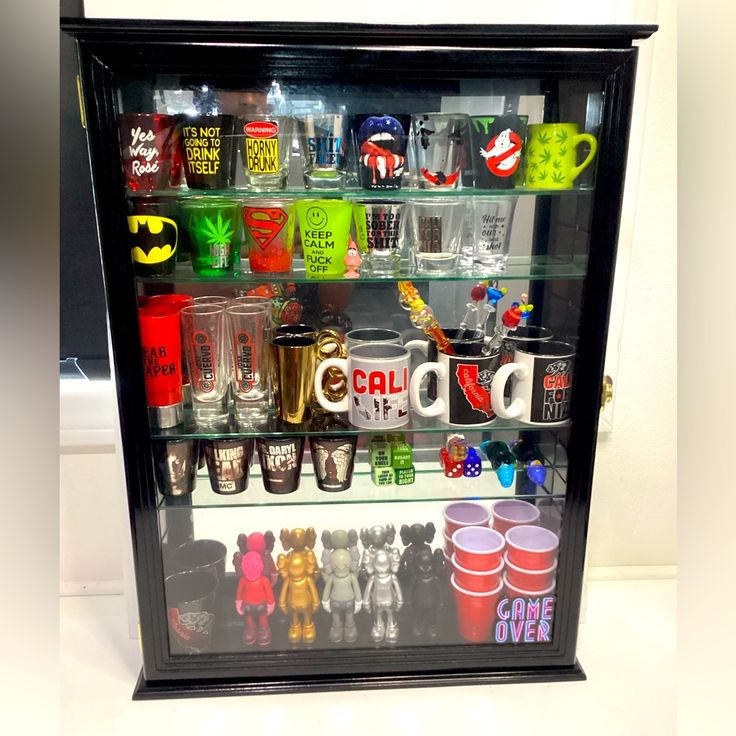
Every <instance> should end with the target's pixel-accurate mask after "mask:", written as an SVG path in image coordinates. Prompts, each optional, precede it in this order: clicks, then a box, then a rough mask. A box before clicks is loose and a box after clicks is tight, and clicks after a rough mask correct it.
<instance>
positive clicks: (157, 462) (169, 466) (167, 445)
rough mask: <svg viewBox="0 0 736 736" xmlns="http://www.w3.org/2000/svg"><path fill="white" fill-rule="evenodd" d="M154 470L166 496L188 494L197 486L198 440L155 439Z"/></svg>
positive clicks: (159, 485) (160, 488)
mask: <svg viewBox="0 0 736 736" xmlns="http://www.w3.org/2000/svg"><path fill="white" fill-rule="evenodd" d="M151 448H152V451H153V470H154V475H155V476H156V482H157V484H158V489H159V491H160V492H161V493H162V494H163V495H164V496H186V495H188V494H190V493H191V492H192V491H193V490H194V489H195V488H196V487H197V461H198V460H199V441H198V440H193V439H191V440H187V439H184V440H165V439H161V440H158V439H157V440H154V441H153V442H152V443H151Z"/></svg>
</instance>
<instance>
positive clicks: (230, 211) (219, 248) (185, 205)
mask: <svg viewBox="0 0 736 736" xmlns="http://www.w3.org/2000/svg"><path fill="white" fill-rule="evenodd" d="M179 207H180V210H181V213H182V215H181V219H182V222H183V225H184V227H185V228H186V230H187V232H188V233H189V237H190V239H191V242H192V248H193V252H192V268H193V269H194V273H197V274H200V275H201V276H226V275H228V274H230V273H232V271H233V269H234V268H235V264H236V263H237V262H238V259H239V257H240V205H239V204H238V202H237V201H236V200H234V199H225V198H221V197H191V198H190V199H185V200H182V201H181V202H180V203H179Z"/></svg>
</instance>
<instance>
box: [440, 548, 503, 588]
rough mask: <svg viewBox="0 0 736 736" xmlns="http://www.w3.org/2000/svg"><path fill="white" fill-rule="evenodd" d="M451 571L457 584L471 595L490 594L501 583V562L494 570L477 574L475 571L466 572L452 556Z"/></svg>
mask: <svg viewBox="0 0 736 736" xmlns="http://www.w3.org/2000/svg"><path fill="white" fill-rule="evenodd" d="M452 569H453V572H454V573H455V580H456V582H457V584H458V585H459V586H460V587H461V588H463V589H464V590H470V591H472V592H473V593H490V592H491V591H492V590H495V589H496V588H497V587H498V584H499V583H500V582H501V572H502V571H503V560H501V563H500V564H499V566H498V567H497V568H496V569H495V570H489V571H488V572H478V571H477V570H467V569H466V568H464V567H463V566H462V565H460V563H459V562H458V561H457V558H456V557H455V555H453V556H452Z"/></svg>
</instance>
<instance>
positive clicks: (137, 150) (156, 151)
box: [118, 112, 177, 192]
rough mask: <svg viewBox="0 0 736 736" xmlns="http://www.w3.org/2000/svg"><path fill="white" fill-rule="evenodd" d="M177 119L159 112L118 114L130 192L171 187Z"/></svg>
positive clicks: (124, 171)
mask: <svg viewBox="0 0 736 736" xmlns="http://www.w3.org/2000/svg"><path fill="white" fill-rule="evenodd" d="M176 123H177V119H176V117H175V116H173V115H163V114H159V113H153V114H146V113H127V112H126V113H121V114H120V115H118V132H119V134H120V152H121V155H122V161H123V173H124V175H125V185H126V187H127V188H128V191H130V192H151V191H154V190H156V189H170V188H171V179H172V168H173V163H174V150H175V141H176V136H175V131H176Z"/></svg>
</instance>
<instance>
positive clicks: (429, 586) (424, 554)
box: [407, 544, 445, 639]
mask: <svg viewBox="0 0 736 736" xmlns="http://www.w3.org/2000/svg"><path fill="white" fill-rule="evenodd" d="M411 567H412V568H413V569H414V574H413V576H412V577H411V580H410V582H409V588H408V595H407V599H408V600H409V601H410V603H411V607H412V613H413V618H414V623H413V625H412V633H413V634H414V636H415V637H416V638H418V639H421V638H423V637H425V636H426V637H427V638H428V639H436V638H437V636H438V635H439V625H438V619H439V615H438V614H439V611H440V609H441V608H442V607H443V606H444V605H445V590H444V586H443V584H444V581H445V559H444V556H443V554H442V550H441V549H436V550H435V551H434V552H432V550H431V549H430V547H429V546H428V545H426V544H423V545H421V546H419V547H418V548H417V550H416V552H415V554H414V555H413V558H412V561H411Z"/></svg>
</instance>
